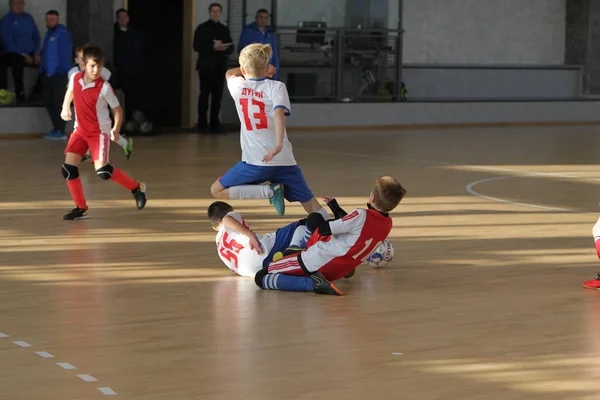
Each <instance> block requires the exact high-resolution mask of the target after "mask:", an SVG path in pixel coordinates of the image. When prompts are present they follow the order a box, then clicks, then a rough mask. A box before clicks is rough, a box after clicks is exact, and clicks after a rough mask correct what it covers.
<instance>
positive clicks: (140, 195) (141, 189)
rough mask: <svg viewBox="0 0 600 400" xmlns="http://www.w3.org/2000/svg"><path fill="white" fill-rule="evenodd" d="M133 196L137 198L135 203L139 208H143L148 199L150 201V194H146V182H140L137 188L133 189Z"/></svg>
mask: <svg viewBox="0 0 600 400" xmlns="http://www.w3.org/2000/svg"><path fill="white" fill-rule="evenodd" d="M131 193H132V194H133V197H134V198H135V204H136V206H137V208H138V210H141V209H142V208H144V206H145V205H146V201H148V196H146V184H145V183H140V184H139V186H138V187H137V188H135V189H134V190H132V191H131Z"/></svg>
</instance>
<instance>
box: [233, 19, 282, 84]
mask: <svg viewBox="0 0 600 400" xmlns="http://www.w3.org/2000/svg"><path fill="white" fill-rule="evenodd" d="M252 43H261V44H269V45H271V48H272V49H273V56H272V57H271V61H269V69H268V70H267V76H268V77H271V78H272V79H275V80H277V78H278V77H279V49H278V47H277V38H276V37H275V32H273V29H272V28H271V27H270V26H269V12H268V11H267V10H265V9H264V8H261V9H260V10H258V11H257V12H256V17H255V21H254V22H252V23H251V24H248V25H247V26H246V27H245V28H244V30H243V31H242V34H241V35H240V44H239V45H238V52H240V51H242V49H243V48H244V47H246V46H248V45H249V44H252Z"/></svg>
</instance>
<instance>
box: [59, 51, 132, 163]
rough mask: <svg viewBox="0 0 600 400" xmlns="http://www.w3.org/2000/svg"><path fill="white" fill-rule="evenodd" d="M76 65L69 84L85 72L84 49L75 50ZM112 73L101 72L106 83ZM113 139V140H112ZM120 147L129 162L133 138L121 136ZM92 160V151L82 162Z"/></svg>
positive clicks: (71, 70) (70, 75)
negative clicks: (73, 77)
mask: <svg viewBox="0 0 600 400" xmlns="http://www.w3.org/2000/svg"><path fill="white" fill-rule="evenodd" d="M75 63H76V64H77V65H76V66H74V67H73V68H71V69H70V70H69V72H68V78H69V82H70V81H71V77H72V76H73V75H75V74H76V73H78V72H82V71H84V70H85V63H84V62H83V47H82V46H79V47H77V48H76V49H75ZM111 76H112V73H111V72H110V70H109V69H108V68H102V71H100V77H101V78H102V79H104V80H105V81H106V82H108V81H109V79H110V77H111ZM111 139H112V138H111ZM115 143H117V144H118V145H119V146H121V147H122V148H123V151H124V152H125V157H127V159H128V160H129V159H130V158H131V153H132V152H133V140H132V139H131V138H126V137H124V136H123V135H119V139H118V140H117V141H116V142H115ZM89 159H90V151H89V150H88V152H87V153H86V154H85V156H83V158H82V159H81V161H87V160H89Z"/></svg>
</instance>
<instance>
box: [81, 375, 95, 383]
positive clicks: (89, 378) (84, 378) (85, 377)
mask: <svg viewBox="0 0 600 400" xmlns="http://www.w3.org/2000/svg"><path fill="white" fill-rule="evenodd" d="M77 377H78V378H79V379H81V380H82V381H84V382H98V379H96V378H94V377H93V376H91V375H88V374H81V375H77Z"/></svg>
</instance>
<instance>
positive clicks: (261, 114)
mask: <svg viewBox="0 0 600 400" xmlns="http://www.w3.org/2000/svg"><path fill="white" fill-rule="evenodd" d="M240 105H241V106H242V114H244V125H245V126H246V130H247V131H253V130H259V129H267V128H268V127H269V124H268V122H267V114H266V113H265V103H263V102H262V101H260V100H256V99H249V98H247V97H242V98H241V99H240Z"/></svg>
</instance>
